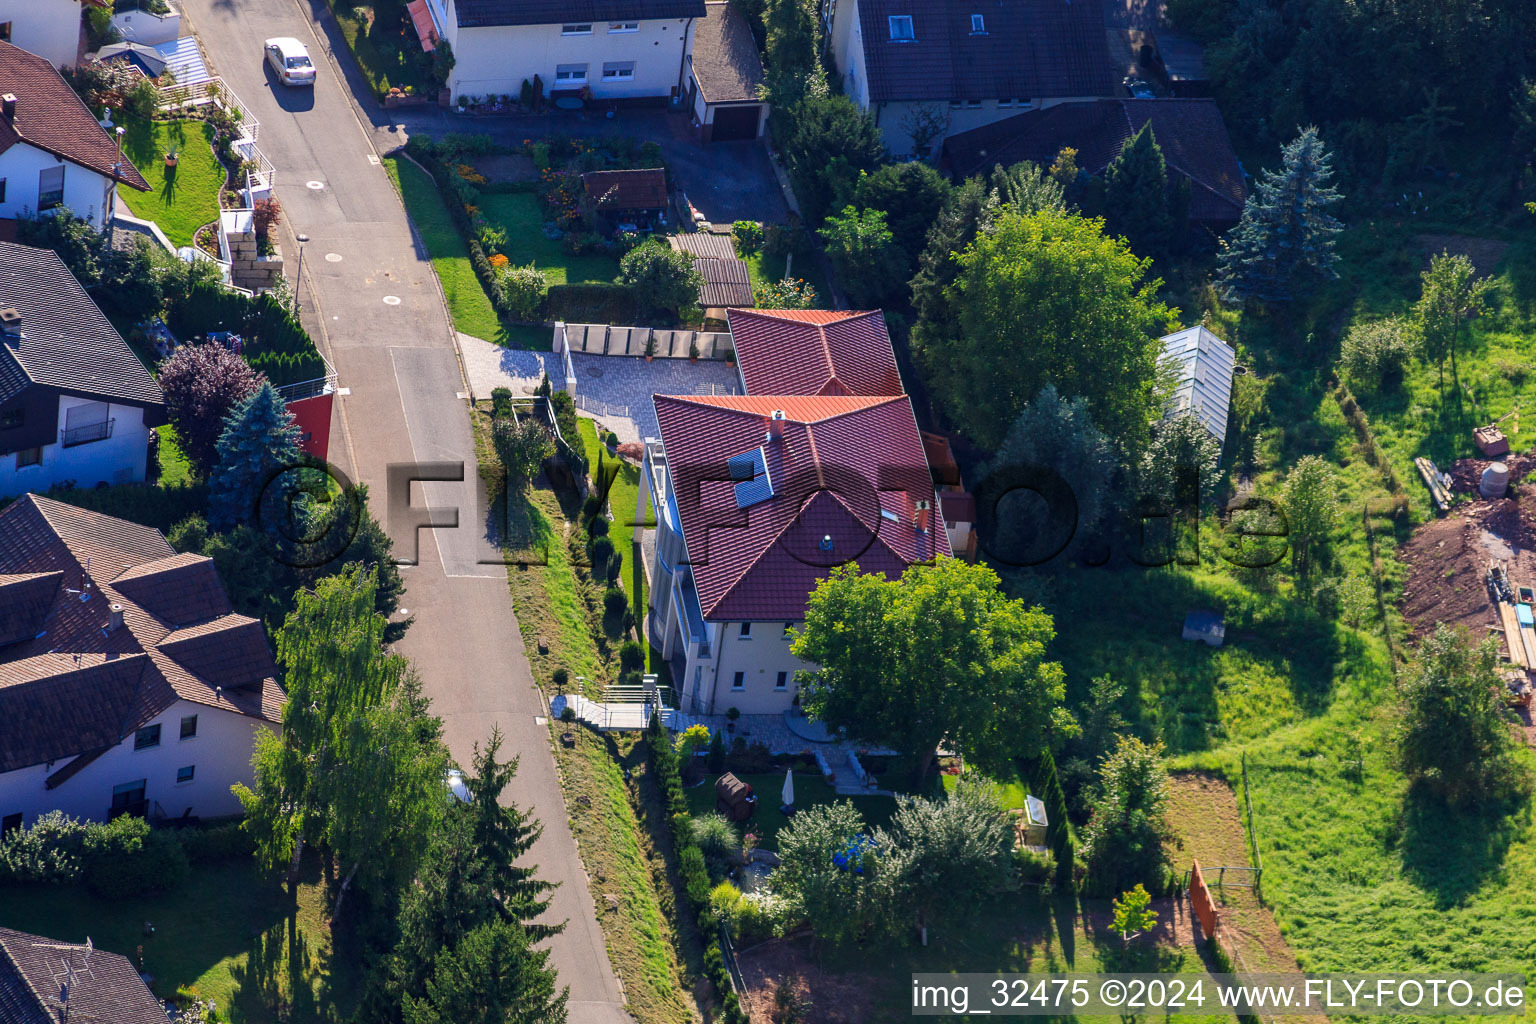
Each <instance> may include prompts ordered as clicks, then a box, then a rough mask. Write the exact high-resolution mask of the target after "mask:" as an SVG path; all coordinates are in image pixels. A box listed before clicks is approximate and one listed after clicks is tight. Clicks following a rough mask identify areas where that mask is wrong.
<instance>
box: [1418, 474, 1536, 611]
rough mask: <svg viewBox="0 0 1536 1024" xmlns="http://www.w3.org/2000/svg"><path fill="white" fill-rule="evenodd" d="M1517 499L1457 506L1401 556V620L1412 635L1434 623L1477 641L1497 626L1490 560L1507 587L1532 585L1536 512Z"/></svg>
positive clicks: (1534, 579)
mask: <svg viewBox="0 0 1536 1024" xmlns="http://www.w3.org/2000/svg"><path fill="white" fill-rule="evenodd" d="M1533 505H1536V501H1529V500H1528V501H1527V502H1525V503H1522V502H1521V500H1520V499H1519V498H1518V497H1516V498H1501V499H1498V500H1496V501H1478V502H1474V503H1471V504H1467V505H1461V506H1459V507H1458V508H1456V509H1455V510H1454V511H1453V512H1452V513H1451V514H1450V515H1448V516H1446V517H1445V518H1444V519H1437V520H1433V521H1431V522H1428V523H1425V524H1424V525H1423V526H1421V527H1420V528H1419V529H1418V530H1417V531H1415V532H1414V535H1413V536H1412V537H1411V538H1409V540H1408V543H1407V544H1405V545H1404V546H1403V548H1402V549H1401V550H1400V552H1399V557H1400V558H1401V559H1402V560H1403V562H1404V563H1405V564H1406V565H1407V566H1408V582H1407V583H1406V584H1405V585H1404V587H1403V615H1404V616H1405V617H1406V618H1407V619H1408V622H1409V624H1410V625H1411V627H1412V629H1413V632H1414V634H1415V635H1423V634H1424V633H1426V632H1428V631H1429V630H1432V629H1433V628H1434V626H1435V623H1437V622H1449V623H1453V624H1458V623H1459V624H1461V625H1464V626H1466V627H1467V628H1468V629H1469V630H1471V631H1472V632H1473V634H1474V635H1475V636H1481V635H1482V634H1483V633H1484V632H1485V631H1486V630H1487V628H1488V627H1489V626H1494V625H1497V624H1498V622H1499V616H1498V612H1497V611H1495V609H1494V607H1493V605H1492V604H1491V603H1490V601H1489V599H1488V587H1487V583H1486V582H1485V574H1486V572H1487V569H1488V561H1489V559H1500V560H1503V561H1504V562H1505V563H1506V564H1507V565H1508V568H1509V577H1510V582H1512V583H1513V584H1515V585H1516V586H1521V585H1524V586H1531V585H1536V513H1533V512H1532V510H1531V506H1533Z"/></svg>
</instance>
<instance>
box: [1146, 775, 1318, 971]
mask: <svg viewBox="0 0 1536 1024" xmlns="http://www.w3.org/2000/svg"><path fill="white" fill-rule="evenodd" d="M1171 781H1172V784H1173V803H1172V808H1171V811H1170V814H1169V817H1170V818H1171V819H1172V821H1173V825H1174V828H1175V829H1176V830H1177V831H1178V834H1179V841H1180V845H1179V847H1178V848H1177V849H1176V850H1174V851H1173V860H1174V864H1175V865H1176V866H1177V869H1178V870H1179V871H1181V872H1183V871H1188V870H1189V868H1190V865H1191V863H1192V862H1194V861H1197V860H1198V861H1199V862H1200V872H1201V874H1203V875H1204V876H1205V881H1206V884H1207V885H1208V886H1209V887H1210V890H1211V898H1212V899H1214V900H1215V901H1216V911H1217V913H1218V914H1220V916H1221V922H1220V926H1221V928H1222V929H1223V930H1224V931H1225V932H1226V933H1227V935H1228V936H1229V937H1230V938H1231V939H1232V941H1233V943H1234V944H1235V945H1236V947H1237V953H1238V956H1239V958H1240V961H1239V968H1240V969H1241V968H1242V967H1243V966H1244V965H1246V967H1247V968H1248V969H1249V970H1252V971H1258V972H1265V971H1270V972H1286V973H1289V972H1293V971H1297V970H1299V969H1300V968H1299V967H1298V966H1297V963H1296V955H1295V954H1294V953H1292V952H1291V947H1290V946H1288V945H1287V944H1286V941H1285V937H1284V936H1282V935H1281V934H1280V926H1279V925H1277V924H1275V917H1274V915H1273V914H1271V913H1270V912H1269V909H1268V908H1267V907H1265V906H1264V905H1263V904H1261V903H1260V902H1259V898H1258V896H1257V895H1255V894H1254V892H1253V890H1252V889H1247V888H1242V887H1241V886H1240V885H1233V884H1228V885H1222V886H1218V885H1217V884H1216V882H1217V880H1218V879H1219V878H1221V875H1222V873H1221V870H1220V869H1221V868H1222V867H1223V866H1225V867H1228V868H1231V867H1239V868H1244V867H1251V866H1252V865H1251V862H1250V861H1249V858H1248V839H1247V830H1246V828H1245V827H1244V825H1243V816H1242V812H1241V811H1239V810H1238V806H1237V795H1236V794H1235V793H1233V791H1232V787H1231V786H1229V785H1227V783H1226V781H1225V780H1223V779H1221V778H1219V777H1218V776H1215V775H1211V774H1209V773H1206V772H1175V773H1174V774H1173V775H1172V779H1171ZM1226 881H1227V882H1228V883H1234V882H1235V883H1251V882H1252V881H1253V873H1252V872H1250V871H1228V872H1226Z"/></svg>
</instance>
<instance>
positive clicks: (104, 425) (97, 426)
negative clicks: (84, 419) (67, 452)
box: [59, 419, 117, 448]
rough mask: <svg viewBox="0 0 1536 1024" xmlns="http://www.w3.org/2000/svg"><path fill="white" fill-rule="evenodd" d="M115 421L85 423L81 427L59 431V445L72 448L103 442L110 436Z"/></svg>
mask: <svg viewBox="0 0 1536 1024" xmlns="http://www.w3.org/2000/svg"><path fill="white" fill-rule="evenodd" d="M116 422H117V420H115V419H107V420H102V421H101V422H100V423H87V424H86V425H85V426H83V427H71V428H70V429H68V430H61V431H59V443H60V444H62V445H63V446H64V447H65V448H73V447H74V446H75V445H77V444H90V443H91V442H92V441H105V440H106V439H107V438H109V437H111V436H112V426H113V424H115V423H116Z"/></svg>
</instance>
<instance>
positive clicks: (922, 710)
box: [791, 558, 1075, 784]
mask: <svg viewBox="0 0 1536 1024" xmlns="http://www.w3.org/2000/svg"><path fill="white" fill-rule="evenodd" d="M1054 635H1055V630H1054V628H1053V627H1052V624H1051V618H1050V616H1049V615H1047V614H1046V613H1045V612H1043V611H1041V610H1040V609H1039V608H1028V607H1026V606H1025V605H1024V603H1023V602H1022V601H1010V600H1008V599H1007V598H1006V597H1004V596H1003V594H1002V591H1001V590H1000V589H999V584H998V578H997V574H996V573H994V572H993V571H992V570H991V569H990V568H988V567H986V566H984V565H970V564H968V563H966V562H963V561H960V560H958V559H953V558H942V559H939V560H938V561H937V562H936V563H934V564H932V565H914V566H912V567H910V568H909V569H907V571H906V572H905V573H903V574H902V576H901V578H900V579H897V580H886V579H885V577H884V576H881V575H865V574H862V573H860V572H859V571H858V567H857V566H856V565H852V564H850V565H845V566H841V567H839V568H837V569H834V570H833V571H832V573H831V574H830V575H829V576H828V577H827V578H826V579H824V580H822V581H821V583H820V584H819V585H818V586H817V588H816V590H815V591H813V592H812V594H811V598H810V603H809V606H808V607H807V609H806V620H805V626H804V628H802V629H801V630H800V631H799V633H798V635H797V636H796V638H795V640H794V642H793V644H792V648H791V649H792V650H793V651H794V653H795V655H796V657H799V658H803V659H804V660H806V661H809V662H812V663H813V664H816V665H818V666H820V667H819V668H817V669H815V670H814V671H810V672H806V673H802V674H801V679H800V682H801V686H802V689H801V693H802V698H801V703H802V705H803V706H804V707H805V709H806V710H807V711H808V712H810V713H811V714H812V715H814V716H815V717H817V718H819V719H821V720H823V721H825V722H826V723H827V724H828V725H830V726H832V727H834V728H841V729H844V730H846V731H847V733H848V734H849V735H850V736H855V737H858V738H860V739H868V740H871V741H876V740H878V741H879V742H883V743H887V744H890V745H891V746H893V747H895V748H896V749H898V750H901V751H903V752H904V753H908V754H911V755H913V756H914V758H915V760H916V765H915V781H916V782H918V783H919V784H920V783H921V782H922V780H923V779H924V778H926V776H927V774H928V771H929V769H930V767H931V766H932V764H933V757H934V753H935V751H936V750H937V749H938V745H939V743H940V741H941V740H944V741H947V742H949V743H952V744H954V745H955V746H956V747H958V748H959V749H960V750H961V751H962V752H963V753H964V754H965V755H966V757H967V758H968V759H970V760H972V761H974V762H976V763H977V764H978V765H980V766H983V767H987V766H991V767H992V768H993V769H995V770H998V771H1003V770H1008V769H1011V767H1012V759H1013V758H1014V757H1029V756H1034V755H1035V754H1037V753H1038V752H1039V751H1040V750H1041V749H1042V748H1044V747H1045V746H1046V744H1047V742H1048V740H1049V738H1050V737H1052V736H1053V735H1060V734H1064V733H1069V732H1070V731H1072V730H1073V729H1075V725H1074V723H1073V722H1072V719H1071V716H1069V715H1068V714H1067V712H1066V711H1065V709H1063V708H1062V706H1061V703H1062V699H1063V697H1064V695H1065V682H1064V675H1063V673H1062V669H1061V666H1060V665H1059V664H1058V663H1056V662H1053V661H1047V660H1046V657H1045V645H1046V644H1047V643H1048V642H1049V641H1050V640H1051V638H1052V637H1053V636H1054Z"/></svg>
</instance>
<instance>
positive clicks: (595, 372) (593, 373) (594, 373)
mask: <svg viewBox="0 0 1536 1024" xmlns="http://www.w3.org/2000/svg"><path fill="white" fill-rule="evenodd" d="M602 375H603V371H602V370H599V369H598V368H597V367H595V366H589V367H587V376H588V377H601V376H602Z"/></svg>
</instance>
